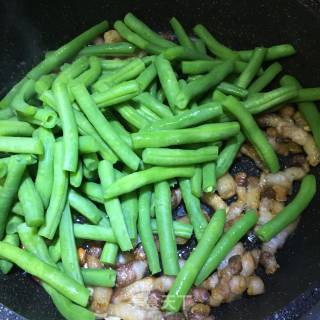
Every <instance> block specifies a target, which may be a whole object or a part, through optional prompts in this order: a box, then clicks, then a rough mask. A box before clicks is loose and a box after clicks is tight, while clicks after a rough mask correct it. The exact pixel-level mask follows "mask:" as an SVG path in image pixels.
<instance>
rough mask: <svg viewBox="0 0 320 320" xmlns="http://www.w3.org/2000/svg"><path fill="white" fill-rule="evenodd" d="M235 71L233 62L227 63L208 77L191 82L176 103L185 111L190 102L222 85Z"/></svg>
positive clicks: (179, 95) (178, 96) (181, 92)
mask: <svg viewBox="0 0 320 320" xmlns="http://www.w3.org/2000/svg"><path fill="white" fill-rule="evenodd" d="M232 70H233V62H230V61H227V62H224V63H222V64H220V65H218V66H217V67H216V68H214V69H213V70H212V71H211V72H209V73H208V74H207V75H205V76H202V77H200V78H198V79H196V80H194V81H192V82H189V83H188V84H187V85H186V87H185V88H182V89H181V91H180V92H179V94H178V95H177V96H176V98H175V100H174V103H175V106H176V107H177V108H179V109H185V108H186V107H187V105H188V104H189V102H190V101H191V100H192V99H194V98H196V97H199V95H201V94H203V93H205V92H206V91H208V90H209V89H210V88H212V87H214V86H216V85H217V84H218V83H220V82H221V81H222V80H223V79H224V78H225V77H226V76H227V75H228V74H230V73H231V72H232Z"/></svg>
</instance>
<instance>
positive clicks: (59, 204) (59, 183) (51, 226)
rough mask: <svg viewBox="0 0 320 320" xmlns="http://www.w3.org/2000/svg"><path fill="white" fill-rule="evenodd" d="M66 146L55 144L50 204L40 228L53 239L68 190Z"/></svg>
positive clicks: (46, 236) (44, 234)
mask: <svg viewBox="0 0 320 320" xmlns="http://www.w3.org/2000/svg"><path fill="white" fill-rule="evenodd" d="M63 150H64V148H63V144H62V142H60V141H59V142H56V143H55V145H54V155H53V159H54V165H53V174H54V180H53V185H52V193H51V197H50V202H49V206H48V209H47V212H46V215H45V223H44V225H43V226H42V227H41V229H40V230H39V235H40V236H42V237H45V238H48V239H51V240H52V239H53V237H54V235H55V233H56V230H57V228H58V225H59V222H60V219H61V215H62V212H63V209H64V207H65V202H66V198H67V192H68V173H67V172H66V171H64V170H63V161H64V151H63Z"/></svg>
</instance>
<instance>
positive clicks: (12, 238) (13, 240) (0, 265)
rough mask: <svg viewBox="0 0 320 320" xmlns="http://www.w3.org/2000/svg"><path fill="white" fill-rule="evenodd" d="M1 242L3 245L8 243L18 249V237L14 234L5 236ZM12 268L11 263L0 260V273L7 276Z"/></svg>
mask: <svg viewBox="0 0 320 320" xmlns="http://www.w3.org/2000/svg"><path fill="white" fill-rule="evenodd" d="M3 242H5V243H9V244H11V245H13V246H15V247H19V244H20V240H19V236H18V235H17V234H16V233H14V234H7V235H6V236H5V237H4V238H3ZM12 268H13V263H12V262H10V261H7V260H3V259H0V271H1V272H2V273H3V274H8V273H9V272H10V271H11V269H12Z"/></svg>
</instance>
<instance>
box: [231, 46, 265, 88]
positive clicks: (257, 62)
mask: <svg viewBox="0 0 320 320" xmlns="http://www.w3.org/2000/svg"><path fill="white" fill-rule="evenodd" d="M266 52H267V49H266V48H255V49H254V50H253V53H252V56H251V57H250V60H249V63H248V65H247V67H246V68H245V69H244V70H243V72H242V73H241V74H240V75H239V77H238V79H237V80H236V82H235V84H236V85H238V86H239V87H241V88H244V89H246V88H247V87H248V85H249V84H250V83H251V81H252V80H253V78H254V77H255V76H256V74H257V73H258V71H259V69H260V67H261V65H262V63H263V60H264V57H265V55H266Z"/></svg>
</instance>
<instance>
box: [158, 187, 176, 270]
mask: <svg viewBox="0 0 320 320" xmlns="http://www.w3.org/2000/svg"><path fill="white" fill-rule="evenodd" d="M154 192H155V210H156V220H157V226H158V237H159V244H160V256H161V261H162V266H163V273H164V274H165V275H172V276H173V275H177V274H178V272H179V263H178V254H177V244H176V241H175V236H174V231H173V221H172V214H171V191H170V186H169V183H168V182H167V181H162V182H158V183H156V184H155V187H154Z"/></svg>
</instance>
